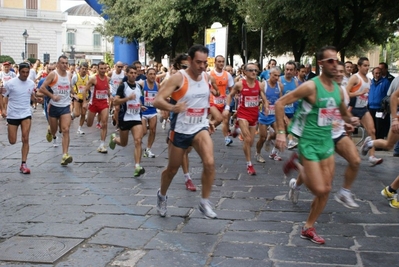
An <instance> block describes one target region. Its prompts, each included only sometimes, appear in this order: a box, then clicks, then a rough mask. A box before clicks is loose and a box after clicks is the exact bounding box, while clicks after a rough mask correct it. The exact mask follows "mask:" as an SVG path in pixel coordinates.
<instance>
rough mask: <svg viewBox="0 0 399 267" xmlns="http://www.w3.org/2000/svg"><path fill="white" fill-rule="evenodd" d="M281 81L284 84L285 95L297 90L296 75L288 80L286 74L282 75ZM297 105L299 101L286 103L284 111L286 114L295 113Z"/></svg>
mask: <svg viewBox="0 0 399 267" xmlns="http://www.w3.org/2000/svg"><path fill="white" fill-rule="evenodd" d="M280 80H281V83H282V84H283V85H284V88H283V95H285V94H288V93H289V92H291V91H293V90H295V88H296V84H295V79H294V77H292V78H291V81H290V82H288V81H287V80H286V79H285V77H284V76H281V77H280ZM295 105H297V103H292V104H289V105H286V106H285V107H284V112H285V114H293V113H295Z"/></svg>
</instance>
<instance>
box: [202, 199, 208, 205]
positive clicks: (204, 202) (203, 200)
mask: <svg viewBox="0 0 399 267" xmlns="http://www.w3.org/2000/svg"><path fill="white" fill-rule="evenodd" d="M200 203H201V204H202V205H205V204H208V203H209V200H208V199H207V198H201V200H200Z"/></svg>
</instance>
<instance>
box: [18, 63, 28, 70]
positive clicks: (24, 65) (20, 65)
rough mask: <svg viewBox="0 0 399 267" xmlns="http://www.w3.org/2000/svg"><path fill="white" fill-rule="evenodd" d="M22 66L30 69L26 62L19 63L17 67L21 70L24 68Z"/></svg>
mask: <svg viewBox="0 0 399 267" xmlns="http://www.w3.org/2000/svg"><path fill="white" fill-rule="evenodd" d="M24 68H28V69H30V65H29V63H27V62H22V63H19V66H18V69H19V70H22V69H24Z"/></svg>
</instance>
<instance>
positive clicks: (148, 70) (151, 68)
mask: <svg viewBox="0 0 399 267" xmlns="http://www.w3.org/2000/svg"><path fill="white" fill-rule="evenodd" d="M150 70H153V71H155V74H157V70H156V69H155V68H153V67H150V68H148V69H147V72H146V73H147V74H148V73H149V72H150Z"/></svg>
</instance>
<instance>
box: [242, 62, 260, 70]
mask: <svg viewBox="0 0 399 267" xmlns="http://www.w3.org/2000/svg"><path fill="white" fill-rule="evenodd" d="M249 65H254V66H257V67H258V69H259V66H258V64H257V63H247V64H245V65H244V71H246V70H247V68H248V66H249Z"/></svg>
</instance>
